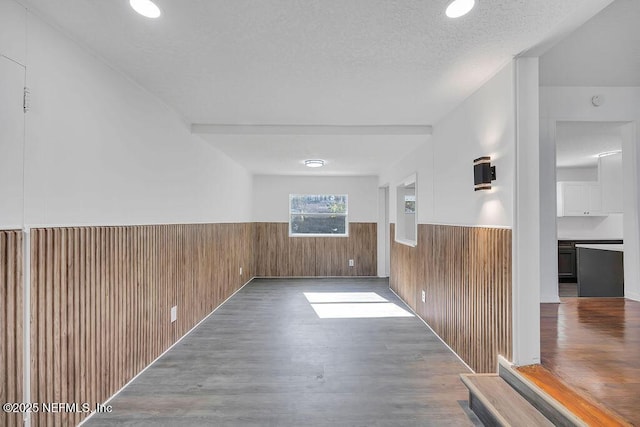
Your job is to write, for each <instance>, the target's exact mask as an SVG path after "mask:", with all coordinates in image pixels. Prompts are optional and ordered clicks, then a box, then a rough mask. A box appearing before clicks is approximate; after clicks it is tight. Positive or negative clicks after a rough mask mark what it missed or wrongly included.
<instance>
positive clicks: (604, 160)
mask: <svg viewBox="0 0 640 427" xmlns="http://www.w3.org/2000/svg"><path fill="white" fill-rule="evenodd" d="M598 173H599V176H600V186H601V188H602V210H603V211H604V212H607V213H622V200H623V199H622V186H623V181H622V153H616V154H612V155H610V156H604V157H600V159H599V160H598Z"/></svg>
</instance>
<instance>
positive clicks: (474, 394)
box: [460, 374, 553, 427]
mask: <svg viewBox="0 0 640 427" xmlns="http://www.w3.org/2000/svg"><path fill="white" fill-rule="evenodd" d="M460 378H461V380H462V382H463V383H464V384H465V386H467V388H468V389H469V406H470V407H471V409H472V410H473V412H475V413H476V415H477V416H478V418H479V419H480V420H481V421H482V422H483V423H484V424H485V425H497V426H504V427H507V426H514V427H515V426H528V427H537V426H553V423H552V422H551V421H549V420H548V419H547V418H545V417H544V415H542V414H541V413H540V412H539V411H538V410H537V409H536V408H534V407H533V405H531V404H530V403H529V402H528V401H527V400H526V399H525V398H524V397H522V396H521V395H520V394H519V393H518V392H517V391H516V390H514V389H513V388H512V387H511V386H510V385H509V384H508V383H507V382H506V381H505V380H504V379H502V378H500V376H498V375H497V374H462V375H460Z"/></svg>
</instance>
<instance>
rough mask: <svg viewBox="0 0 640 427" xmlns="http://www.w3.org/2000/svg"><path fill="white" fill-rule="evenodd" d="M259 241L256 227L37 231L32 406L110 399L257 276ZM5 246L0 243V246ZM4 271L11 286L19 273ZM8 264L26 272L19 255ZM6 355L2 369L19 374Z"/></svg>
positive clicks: (40, 420) (70, 417) (58, 420)
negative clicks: (255, 256) (175, 315)
mask: <svg viewBox="0 0 640 427" xmlns="http://www.w3.org/2000/svg"><path fill="white" fill-rule="evenodd" d="M1 236H4V234H1ZM253 236H254V228H253V225H252V224H196V225H157V226H128V227H74V228H56V229H34V230H32V234H31V259H32V261H31V278H32V280H31V389H32V401H37V402H88V403H90V404H91V405H92V406H95V404H96V403H98V402H104V401H105V400H106V399H107V398H109V397H110V396H111V395H112V394H113V393H115V392H116V391H117V390H118V389H119V388H120V387H122V386H123V385H124V384H126V382H128V381H129V380H130V379H131V378H133V376H135V375H136V374H137V373H138V372H140V370H142V369H143V368H144V367H146V366H147V365H148V364H149V363H151V362H152V361H153V360H154V359H155V358H156V357H157V356H159V355H160V354H161V353H162V352H163V351H164V350H166V349H167V348H168V347H169V346H170V345H172V344H173V343H174V342H176V341H177V340H178V339H179V338H180V337H181V336H183V335H184V334H185V333H186V332H188V331H189V330H190V329H191V328H192V327H193V326H194V325H195V324H196V323H197V322H199V321H200V320H201V319H202V318H204V317H205V316H206V315H207V314H209V313H210V312H211V311H212V310H213V309H214V308H215V307H217V306H218V305H219V304H221V303H222V302H223V301H224V300H225V299H226V298H228V297H229V296H231V294H233V292H235V291H236V290H237V289H239V288H240V287H241V286H242V284H243V283H245V282H246V281H248V280H249V279H250V278H251V277H253V276H254V262H253V247H254V239H253ZM13 239H14V240H15V239H17V237H13ZM8 241H9V240H7V238H6V237H0V247H5V249H6V247H7V243H6V242H8ZM3 245H4V246H3ZM15 245H19V243H15ZM2 254H4V252H2ZM0 259H1V258H0ZM5 264H7V263H6V262H5V263H3V264H0V277H4V278H5V281H6V278H7V277H13V276H14V275H15V274H17V273H15V272H14V273H11V275H10V274H9V273H7V272H8V270H7V269H6V268H7V267H6V265H5ZM8 265H11V266H13V267H12V268H13V269H14V270H15V271H19V270H20V269H19V268H18V267H19V262H18V261H16V259H15V258H10V259H9V261H8ZM240 267H242V268H243V274H242V276H241V275H240ZM14 270H12V271H14ZM5 281H3V287H2V288H3V289H5V291H3V292H6V289H7V285H5ZM18 282H19V281H18ZM14 287H15V285H14ZM11 292H13V293H15V292H17V290H15V289H13V288H12V291H11ZM19 294H20V295H21V293H19ZM3 296H4V294H3ZM2 301H3V303H4V301H5V298H2ZM7 301H8V300H7ZM174 305H177V306H178V319H177V321H176V322H174V323H171V322H170V309H171V307H172V306H174ZM18 306H19V304H18ZM12 310H13V309H12ZM11 312H12V313H13V311H11ZM3 313H5V311H3ZM3 320H4V319H3ZM5 324H6V323H4V322H3V331H2V334H3V335H2V337H3V338H4V337H6V336H7V332H6V331H4V325H5ZM8 327H10V328H12V329H11V330H13V328H14V326H13V325H8ZM17 330H18V329H16V331H17ZM20 333H21V332H20ZM14 339H15V338H14ZM3 348H9V349H19V348H21V347H20V346H19V345H14V344H11V346H3ZM2 355H3V356H2V361H3V362H2V364H0V366H3V369H4V367H7V368H11V372H13V365H9V364H8V362H5V360H8V359H6V356H4V353H2ZM12 357H13V358H14V359H15V358H17V359H15V360H14V359H12V360H14V361H12V362H11V363H13V364H17V363H19V361H20V360H21V359H20V356H19V355H14V356H12ZM3 373H4V372H3ZM17 380H18V379H14V380H11V381H17ZM9 384H13V383H9ZM1 386H2V384H0V387H1ZM16 390H17V389H16ZM3 393H4V394H3V396H2V397H3V399H4V396H5V395H7V391H6V390H4V389H3ZM11 393H20V392H19V390H18V391H12V392H11ZM11 396H13V395H11ZM11 398H13V397H11ZM17 400H20V399H17ZM84 416H85V415H84V414H81V413H57V414H42V413H40V414H34V415H33V418H32V425H34V426H44V425H56V426H58V425H61V426H67V425H69V426H70V425H76V424H77V423H78V422H80V421H81V420H82V418H83V417H84ZM0 424H2V425H5V424H6V423H0Z"/></svg>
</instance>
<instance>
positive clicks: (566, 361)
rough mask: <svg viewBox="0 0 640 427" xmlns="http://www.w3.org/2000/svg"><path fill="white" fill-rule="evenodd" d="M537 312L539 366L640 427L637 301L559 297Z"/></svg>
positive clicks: (639, 312) (639, 310)
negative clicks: (539, 338) (538, 314)
mask: <svg viewBox="0 0 640 427" xmlns="http://www.w3.org/2000/svg"><path fill="white" fill-rule="evenodd" d="M540 312H541V321H540V327H541V359H542V365H543V366H544V367H545V368H547V369H548V370H549V371H551V372H552V373H553V374H555V375H557V376H558V377H560V378H561V379H562V380H563V381H565V382H566V383H567V384H569V385H570V386H572V387H574V388H576V389H577V390H578V391H579V392H581V393H584V394H586V395H587V396H589V397H591V398H592V399H593V400H595V401H596V402H600V403H602V404H604V405H605V406H606V407H607V408H609V409H610V410H612V411H614V412H615V413H617V414H619V415H620V416H622V418H624V419H625V420H626V421H628V422H629V423H631V424H633V425H640V411H638V408H639V407H640V359H638V354H640V302H637V301H631V300H626V299H624V298H562V303H561V304H541V308H540Z"/></svg>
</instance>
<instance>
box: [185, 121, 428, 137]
mask: <svg viewBox="0 0 640 427" xmlns="http://www.w3.org/2000/svg"><path fill="white" fill-rule="evenodd" d="M191 133H194V134H210V135H211V134H217V135H431V134H432V133H433V127H432V126H429V125H371V126H366V125H365V126H360V125H220V124H204V123H194V124H192V125H191Z"/></svg>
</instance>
